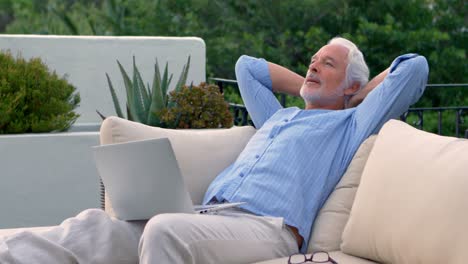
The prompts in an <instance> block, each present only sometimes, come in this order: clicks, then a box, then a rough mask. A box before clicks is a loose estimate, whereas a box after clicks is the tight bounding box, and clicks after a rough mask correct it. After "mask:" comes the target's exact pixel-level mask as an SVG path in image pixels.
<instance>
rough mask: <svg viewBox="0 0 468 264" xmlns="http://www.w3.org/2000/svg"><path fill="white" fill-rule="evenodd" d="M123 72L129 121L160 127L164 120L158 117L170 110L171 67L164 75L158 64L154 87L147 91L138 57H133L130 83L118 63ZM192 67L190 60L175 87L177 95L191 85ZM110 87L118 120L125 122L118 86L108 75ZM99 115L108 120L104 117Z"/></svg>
mask: <svg viewBox="0 0 468 264" xmlns="http://www.w3.org/2000/svg"><path fill="white" fill-rule="evenodd" d="M117 64H118V65H119V69H120V72H121V73H122V77H123V80H124V85H125V90H126V93H127V105H126V106H127V119H128V120H131V121H136V122H140V123H143V124H146V125H150V126H160V125H161V120H160V118H159V116H158V114H157V113H159V112H160V111H161V110H162V109H164V108H167V107H170V104H171V103H169V100H168V95H167V93H168V88H169V85H170V84H171V81H172V76H173V75H172V74H171V75H169V74H168V63H166V66H165V68H164V73H163V74H162V76H161V74H160V72H159V65H158V60H157V59H156V63H155V65H154V78H153V85H152V86H151V88H150V85H149V84H147V86H146V87H145V85H144V83H143V79H142V78H141V74H140V71H139V70H138V68H137V66H136V63H135V57H133V78H132V79H130V77H129V75H128V74H127V72H126V71H125V69H124V68H123V67H122V64H120V62H119V61H118V60H117ZM189 67H190V56H189V57H188V59H187V64H185V65H184V67H183V68H182V73H181V75H180V77H179V80H178V82H177V84H176V86H175V89H174V91H179V90H181V89H182V86H183V85H185V82H186V81H187V75H188V70H189ZM106 77H107V83H108V84H109V89H110V92H111V96H112V100H113V102H114V107H115V111H116V113H117V116H119V117H121V118H125V117H124V116H123V113H122V109H121V108H120V103H119V100H118V98H117V95H116V93H115V89H114V86H113V85H112V82H111V80H110V77H109V75H108V74H107V73H106ZM98 114H99V115H100V116H101V117H102V118H105V117H104V116H103V115H102V114H100V113H99V112H98Z"/></svg>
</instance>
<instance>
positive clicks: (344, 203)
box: [307, 136, 376, 253]
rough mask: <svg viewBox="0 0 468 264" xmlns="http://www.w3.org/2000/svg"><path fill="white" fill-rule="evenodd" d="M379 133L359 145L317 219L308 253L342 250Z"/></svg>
mask: <svg viewBox="0 0 468 264" xmlns="http://www.w3.org/2000/svg"><path fill="white" fill-rule="evenodd" d="M375 138H376V136H371V137H369V138H368V139H366V140H365V141H364V142H363V143H362V144H361V146H360V147H359V149H358V151H357V152H356V154H354V157H353V160H352V161H351V163H350V164H349V166H348V169H347V170H346V172H345V174H344V175H343V177H342V178H341V180H340V181H339V182H338V184H337V185H336V187H335V190H334V191H333V192H332V193H331V194H330V197H329V198H328V200H327V201H326V202H325V204H324V205H323V207H322V209H321V210H320V212H319V214H318V216H317V218H316V219H315V222H314V226H313V227H312V233H311V237H310V240H309V247H308V249H307V252H309V253H310V252H316V251H327V252H330V251H336V250H340V244H341V235H342V234H343V229H344V227H345V225H346V222H347V221H348V218H349V212H350V211H351V206H352V205H353V201H354V196H355V195H356V190H357V188H358V186H359V182H360V180H361V174H362V171H363V169H364V165H365V164H366V161H367V158H368V157H369V153H370V151H371V149H372V146H373V145H374V141H375Z"/></svg>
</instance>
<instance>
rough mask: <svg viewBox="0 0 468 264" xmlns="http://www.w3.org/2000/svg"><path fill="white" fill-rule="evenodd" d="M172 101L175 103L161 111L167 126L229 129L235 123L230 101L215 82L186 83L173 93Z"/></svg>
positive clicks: (162, 119)
mask: <svg viewBox="0 0 468 264" xmlns="http://www.w3.org/2000/svg"><path fill="white" fill-rule="evenodd" d="M170 101H171V102H173V103H174V105H173V106H172V107H169V108H165V109H162V110H161V111H159V113H158V114H159V115H160V117H161V121H162V122H163V125H164V126H165V127H168V128H221V127H227V128H229V127H232V125H233V117H232V114H231V112H230V111H229V104H228V103H226V102H225V101H224V97H223V95H222V94H221V93H220V91H219V87H218V86H216V85H213V84H206V83H201V84H200V85H199V86H193V85H190V86H184V87H183V88H182V89H181V90H179V91H172V92H171V93H170Z"/></svg>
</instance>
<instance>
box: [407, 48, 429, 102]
mask: <svg viewBox="0 0 468 264" xmlns="http://www.w3.org/2000/svg"><path fill="white" fill-rule="evenodd" d="M412 63H413V65H412V67H411V71H412V74H413V78H415V81H416V82H418V83H419V84H420V85H419V87H420V91H419V96H421V95H422V94H423V92H424V90H425V89H426V85H427V80H428V78H429V64H428V62H427V60H426V58H425V57H424V56H421V55H419V56H417V57H415V58H414V59H413V62H412Z"/></svg>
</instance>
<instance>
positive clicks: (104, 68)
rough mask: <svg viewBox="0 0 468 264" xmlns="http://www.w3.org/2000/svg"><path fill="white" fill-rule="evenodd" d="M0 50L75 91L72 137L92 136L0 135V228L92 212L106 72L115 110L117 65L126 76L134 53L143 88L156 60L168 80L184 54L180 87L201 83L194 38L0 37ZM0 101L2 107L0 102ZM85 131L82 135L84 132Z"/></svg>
mask: <svg viewBox="0 0 468 264" xmlns="http://www.w3.org/2000/svg"><path fill="white" fill-rule="evenodd" d="M0 49H2V50H5V49H9V50H11V51H12V53H13V54H14V55H16V54H17V53H21V54H22V56H23V57H24V58H31V57H40V58H41V59H42V60H43V61H44V62H45V63H46V64H47V65H48V66H49V67H50V69H52V70H55V71H56V72H57V74H59V75H68V80H69V81H70V82H71V83H72V84H74V85H75V86H76V87H77V90H78V91H79V92H80V95H81V105H80V107H79V108H78V109H77V110H76V111H77V112H78V113H79V114H81V117H80V118H79V119H78V120H77V122H76V123H75V128H76V127H78V129H72V131H79V130H81V131H84V130H88V128H91V131H96V132H71V133H59V134H47V133H46V134H23V135H0V228H12V227H25V226H44V225H56V224H59V223H60V222H61V221H62V220H64V219H65V218H68V217H71V216H74V215H76V214H77V213H78V212H80V211H82V210H83V209H86V208H92V207H99V206H100V200H99V198H100V197H99V176H98V173H97V170H96V166H95V164H94V160H93V156H92V152H91V146H94V145H98V144H99V132H97V131H98V129H99V126H100V123H101V119H100V117H99V116H98V115H97V114H96V109H98V110H99V111H100V112H102V113H103V114H104V115H115V110H114V105H113V102H112V99H111V96H110V92H109V88H108V85H107V80H106V77H105V73H106V72H107V73H108V74H109V75H110V77H111V80H112V82H113V84H114V88H116V90H117V94H118V97H119V99H120V103H121V107H122V108H123V109H125V103H126V100H125V98H126V96H125V87H124V85H123V81H122V77H121V73H120V71H119V68H118V66H117V63H116V60H119V61H120V62H121V64H122V65H123V66H124V68H126V69H127V72H128V73H129V74H132V72H133V68H132V60H133V55H135V57H136V63H137V66H138V68H139V70H140V73H141V74H142V78H143V80H144V81H145V82H149V83H150V85H151V84H152V82H153V74H154V63H155V59H156V58H158V62H159V65H160V66H162V69H161V70H163V69H164V65H165V64H166V62H168V63H169V72H170V73H173V74H174V77H173V81H172V85H173V86H175V84H176V82H177V80H178V77H179V75H180V72H181V70H182V66H183V65H184V64H185V63H186V61H187V57H188V56H189V55H190V56H191V66H190V70H189V75H188V78H187V84H189V83H191V82H193V83H195V84H198V83H200V82H202V81H205V63H206V61H205V44H204V42H203V40H202V39H200V38H195V37H187V38H175V37H89V36H50V35H41V36H39V35H0ZM0 103H1V102H0ZM83 127H84V128H86V129H83Z"/></svg>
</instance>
